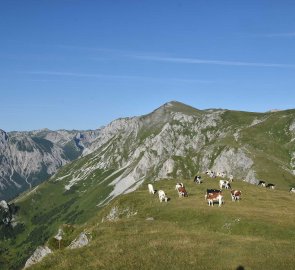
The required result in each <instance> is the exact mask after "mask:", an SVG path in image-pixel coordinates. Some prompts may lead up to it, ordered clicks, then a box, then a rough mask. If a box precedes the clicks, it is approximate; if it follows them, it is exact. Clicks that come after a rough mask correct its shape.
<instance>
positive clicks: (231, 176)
mask: <svg viewBox="0 0 295 270" xmlns="http://www.w3.org/2000/svg"><path fill="white" fill-rule="evenodd" d="M233 180H234V177H233V175H232V174H231V175H230V176H229V182H230V183H231V182H232V181H233Z"/></svg>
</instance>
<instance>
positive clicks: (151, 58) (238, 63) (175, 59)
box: [134, 55, 295, 68]
mask: <svg viewBox="0 0 295 270" xmlns="http://www.w3.org/2000/svg"><path fill="white" fill-rule="evenodd" d="M134 57H135V58H137V59H141V60H147V61H157V62H169V63H180V64H205V65H220V66H248V67H272V68H294V67H295V65H292V64H274V63H260V62H241V61H224V60H211V59H210V60H209V59H199V58H182V57H159V56H145V55H134Z"/></svg>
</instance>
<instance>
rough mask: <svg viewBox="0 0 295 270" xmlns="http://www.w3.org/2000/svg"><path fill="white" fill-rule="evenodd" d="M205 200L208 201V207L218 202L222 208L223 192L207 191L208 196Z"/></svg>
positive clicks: (216, 190)
mask: <svg viewBox="0 0 295 270" xmlns="http://www.w3.org/2000/svg"><path fill="white" fill-rule="evenodd" d="M205 200H207V202H208V205H209V206H210V205H212V206H213V205H214V202H218V206H219V207H220V206H221V204H222V203H223V202H224V201H223V196H222V195H221V190H218V189H207V194H206V195H205Z"/></svg>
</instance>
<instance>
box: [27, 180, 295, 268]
mask: <svg viewBox="0 0 295 270" xmlns="http://www.w3.org/2000/svg"><path fill="white" fill-rule="evenodd" d="M182 181H183V182H184V183H185V185H186V187H187V190H188V191H189V195H190V196H189V197H188V198H178V196H177V192H176V191H175V190H174V186H175V182H176V181H173V180H162V181H159V182H157V183H155V184H154V187H155V188H157V189H163V190H165V191H166V192H167V194H168V196H169V197H170V198H171V200H170V201H169V202H168V203H167V204H166V203H164V202H163V203H160V202H159V200H158V198H157V195H150V194H148V192H147V188H146V184H145V185H144V186H143V187H142V188H140V189H139V190H137V191H136V192H134V193H131V194H127V195H123V196H120V197H118V198H117V199H116V200H114V201H112V202H111V204H109V205H108V206H107V207H106V208H105V209H103V210H102V211H101V212H98V213H97V215H96V216H94V217H93V218H92V221H91V222H88V224H87V225H83V226H79V227H76V231H75V232H76V234H78V232H79V231H81V230H84V229H85V230H87V231H89V232H91V234H92V241H91V243H90V245H89V246H87V247H84V248H80V249H76V250H71V251H70V250H59V251H56V252H55V253H54V254H53V255H50V256H48V257H47V258H45V259H44V261H43V262H42V263H40V264H38V265H36V266H34V267H32V269H159V268H161V269H236V268H237V267H238V266H240V265H241V266H243V267H245V269H247V270H249V269H294V255H295V245H294V242H295V212H294V211H293V210H294V209H293V207H294V202H295V196H294V194H290V193H289V192H288V191H281V190H267V189H265V188H260V187H258V186H253V185H250V184H247V183H245V182H234V183H233V186H234V188H238V189H241V190H242V192H243V199H242V200H241V201H240V202H231V200H230V195H229V191H224V196H225V200H226V202H225V204H224V205H223V206H222V207H221V208H218V207H217V205H215V206H214V207H209V206H208V205H207V204H206V202H205V200H204V196H203V195H204V191H205V190H206V188H209V187H210V188H217V187H218V183H217V182H218V181H217V180H216V179H214V180H213V179H206V180H205V182H204V183H203V184H202V185H195V184H194V183H193V182H192V180H182ZM114 206H117V207H118V208H119V209H120V210H123V209H126V208H129V209H132V211H133V212H137V215H134V216H131V217H129V218H127V216H126V214H123V216H122V217H121V219H120V220H118V221H116V222H110V221H107V222H106V221H105V222H103V223H102V222H101V220H102V218H103V217H105V216H106V215H107V214H108V213H109V212H110V209H111V208H112V207H114ZM147 217H153V218H154V220H153V221H148V220H146V218H147Z"/></svg>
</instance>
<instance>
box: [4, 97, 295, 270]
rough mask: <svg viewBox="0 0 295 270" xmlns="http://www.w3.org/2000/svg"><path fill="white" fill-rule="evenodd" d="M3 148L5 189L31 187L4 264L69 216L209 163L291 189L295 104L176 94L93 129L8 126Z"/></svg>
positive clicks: (14, 261) (76, 219)
mask: <svg viewBox="0 0 295 270" xmlns="http://www.w3.org/2000/svg"><path fill="white" fill-rule="evenodd" d="M0 157H1V158H0V160H1V163H0V166H1V182H0V184H1V185H0V186H1V190H2V191H1V198H2V199H6V200H8V199H10V198H13V197H15V196H16V195H17V194H19V193H20V192H22V191H25V190H27V191H26V192H24V193H22V194H21V195H20V196H19V197H17V198H15V199H14V200H13V201H12V202H11V203H13V205H16V206H17V209H19V210H18V212H17V213H15V214H14V215H15V217H14V218H13V219H12V221H13V222H11V226H10V227H9V226H7V224H6V225H5V226H4V227H3V226H2V228H1V234H2V240H5V244H4V245H3V247H1V248H2V250H4V252H3V253H2V254H3V257H2V260H0V265H1V266H7V265H9V266H10V267H15V268H16V267H20V266H21V265H24V263H25V261H26V259H27V258H28V257H30V255H31V254H32V253H33V252H34V250H35V249H36V247H37V246H39V245H42V244H44V243H45V242H46V241H47V240H48V239H49V238H50V237H51V236H52V235H54V234H55V233H56V231H57V230H58V228H59V227H60V226H61V225H62V224H85V222H87V221H88V220H90V219H91V218H92V217H93V216H94V215H96V213H97V212H99V211H102V210H103V209H104V207H105V206H106V205H108V204H109V203H110V202H111V201H112V200H114V199H115V198H116V197H118V196H120V195H122V194H127V193H130V192H133V191H136V190H138V189H139V188H141V187H142V185H143V184H144V183H147V182H150V183H157V182H158V181H160V180H162V179H168V180H169V179H171V180H177V179H181V180H182V181H189V180H191V179H193V178H194V176H195V175H196V174H204V172H206V171H207V170H209V169H210V170H212V171H215V172H222V173H224V175H226V176H229V175H232V176H233V178H234V181H242V182H246V183H249V184H257V183H258V182H259V181H260V180H264V181H266V182H268V183H273V184H275V185H276V188H277V189H278V190H281V191H287V190H289V188H290V187H292V186H294V184H295V177H294V172H295V110H285V111H272V112H267V113H254V112H241V111H230V110H224V109H208V110H198V109H195V108H193V107H190V106H187V105H185V104H182V103H180V102H176V101H171V102H168V103H166V104H164V105H163V106H161V107H159V108H158V109H156V110H154V111H153V112H151V113H150V114H147V115H144V116H139V117H131V118H121V119H117V120H115V121H113V122H111V123H110V124H109V125H107V126H105V127H102V128H100V129H98V130H93V131H65V130H62V131H50V130H39V131H32V132H8V133H5V132H4V131H1V135H0ZM51 175H52V176H51ZM50 176H51V177H50ZM49 177H50V178H49ZM48 178H49V180H47V179H48ZM45 180H47V181H45ZM42 181H45V182H44V183H42V184H39V183H41V182H42ZM37 184H39V185H37ZM13 209H15V207H14V208H13ZM3 211H4V210H3ZM4 212H5V211H4ZM14 212H16V211H14ZM48 224H50V226H49V225H48ZM1 263H2V264H1ZM4 269H6V268H4ZM7 269H9V268H7ZM12 269H13V268H12Z"/></svg>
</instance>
